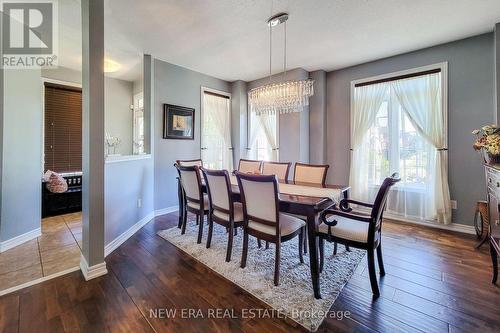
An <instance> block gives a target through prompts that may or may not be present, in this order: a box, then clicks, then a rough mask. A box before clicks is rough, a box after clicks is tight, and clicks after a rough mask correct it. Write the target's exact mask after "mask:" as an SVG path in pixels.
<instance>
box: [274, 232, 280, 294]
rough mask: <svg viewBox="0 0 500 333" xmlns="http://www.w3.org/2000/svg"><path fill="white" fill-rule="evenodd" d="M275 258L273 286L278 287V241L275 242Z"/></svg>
mask: <svg viewBox="0 0 500 333" xmlns="http://www.w3.org/2000/svg"><path fill="white" fill-rule="evenodd" d="M275 245H276V256H275V258H274V285H275V286H279V285H280V260H281V253H280V252H281V243H280V241H279V240H278V241H277V242H276V244H275Z"/></svg>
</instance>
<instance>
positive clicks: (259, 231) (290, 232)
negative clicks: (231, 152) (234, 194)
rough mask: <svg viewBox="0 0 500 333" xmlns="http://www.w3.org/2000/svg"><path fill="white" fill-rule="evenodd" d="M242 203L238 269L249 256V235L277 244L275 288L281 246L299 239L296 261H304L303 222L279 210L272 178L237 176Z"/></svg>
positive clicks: (278, 271)
mask: <svg viewBox="0 0 500 333" xmlns="http://www.w3.org/2000/svg"><path fill="white" fill-rule="evenodd" d="M236 178H237V180H238V186H239V189H240V194H241V202H242V204H243V218H244V221H245V222H244V227H243V253H242V257H241V268H245V267H246V264H247V256H248V238H249V236H250V235H251V236H253V237H256V238H257V239H263V240H265V241H268V242H270V243H274V244H275V245H276V252H275V261H274V285H275V286H278V285H279V275H280V259H281V243H284V242H286V241H289V240H291V239H293V238H294V237H295V236H298V238H299V259H300V262H301V263H303V262H304V258H303V254H302V241H303V235H304V233H305V225H306V223H305V222H304V221H302V220H301V219H299V218H296V217H293V216H291V215H288V214H283V213H280V211H279V195H278V179H277V178H276V176H275V175H249V174H244V173H241V172H237V173H236Z"/></svg>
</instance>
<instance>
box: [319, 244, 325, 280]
mask: <svg viewBox="0 0 500 333" xmlns="http://www.w3.org/2000/svg"><path fill="white" fill-rule="evenodd" d="M324 264H325V240H324V239H323V238H321V237H320V239H319V272H320V273H321V272H323V267H324Z"/></svg>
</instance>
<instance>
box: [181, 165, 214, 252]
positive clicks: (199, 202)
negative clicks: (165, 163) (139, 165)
mask: <svg viewBox="0 0 500 333" xmlns="http://www.w3.org/2000/svg"><path fill="white" fill-rule="evenodd" d="M175 167H176V168H177V171H178V173H179V179H180V182H181V184H182V189H183V191H184V197H185V200H186V201H185V205H184V207H185V211H184V212H183V216H182V226H181V234H182V235H184V233H185V232H186V224H187V213H188V212H190V213H193V214H195V215H196V222H197V223H198V240H197V243H198V244H200V243H201V237H202V235H203V219H204V217H205V215H208V212H209V211H208V195H207V194H204V193H203V190H202V183H201V176H200V168H199V167H198V166H197V165H193V166H180V165H177V164H175Z"/></svg>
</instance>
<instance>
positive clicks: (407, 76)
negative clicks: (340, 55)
mask: <svg viewBox="0 0 500 333" xmlns="http://www.w3.org/2000/svg"><path fill="white" fill-rule="evenodd" d="M440 72H441V68H435V69H430V70H427V71H423V72H416V73H411V74H404V75H398V76H393V77H388V78H385V79H380V80H373V81H367V82H360V83H356V84H355V85H354V87H364V86H369V85H372V84H377V83H384V82H391V81H396V80H403V79H409V78H412V77H417V76H423V75H428V74H436V73H440Z"/></svg>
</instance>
